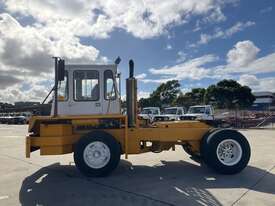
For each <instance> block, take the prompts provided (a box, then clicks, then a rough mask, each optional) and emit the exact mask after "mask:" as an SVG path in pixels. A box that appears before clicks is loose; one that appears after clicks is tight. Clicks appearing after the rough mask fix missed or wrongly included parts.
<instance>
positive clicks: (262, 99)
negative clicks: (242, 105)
mask: <svg viewBox="0 0 275 206" xmlns="http://www.w3.org/2000/svg"><path fill="white" fill-rule="evenodd" d="M253 95H254V96H255V98H256V99H255V101H254V103H253V105H252V109H253V110H270V107H271V106H272V104H273V103H274V102H275V95H274V93H272V92H254V93H253Z"/></svg>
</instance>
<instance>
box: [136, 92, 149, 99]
mask: <svg viewBox="0 0 275 206" xmlns="http://www.w3.org/2000/svg"><path fill="white" fill-rule="evenodd" d="M149 96H150V92H144V91H139V92H138V95H137V98H138V99H141V98H148V97H149Z"/></svg>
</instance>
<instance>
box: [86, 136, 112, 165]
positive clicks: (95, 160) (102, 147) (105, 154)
mask: <svg viewBox="0 0 275 206" xmlns="http://www.w3.org/2000/svg"><path fill="white" fill-rule="evenodd" d="M83 158H84V161H85V163H86V164H87V165H88V166H89V167H91V168H94V169H99V168H102V167H104V166H106V165H107V163H108V162H109V160H110V158H111V152H110V149H109V147H108V146H107V145H106V144H104V143H103V142H99V141H95V142H92V143H90V144H88V145H87V146H86V147H85V149H84V152H83Z"/></svg>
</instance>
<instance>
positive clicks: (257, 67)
mask: <svg viewBox="0 0 275 206" xmlns="http://www.w3.org/2000/svg"><path fill="white" fill-rule="evenodd" d="M259 51H260V49H259V48H258V47H257V46H255V45H254V43H253V42H252V41H249V40H246V41H240V42H237V43H236V44H235V45H234V46H233V48H232V49H231V50H229V51H228V53H227V64H225V65H221V64H220V65H217V66H208V65H207V64H208V63H212V64H214V63H217V60H218V59H219V58H218V57H216V56H215V55H204V56H201V57H198V58H194V59H189V60H187V61H185V62H183V63H178V64H175V65H173V66H164V67H162V68H158V69H154V68H152V69H149V72H150V73H151V74H152V75H155V76H157V77H155V78H151V79H148V78H144V79H142V80H141V81H142V82H144V83H163V82H166V81H169V80H173V79H177V80H184V79H189V80H201V79H205V78H212V79H216V80H222V79H229V78H234V79H235V78H238V77H239V76H241V78H240V80H239V81H240V82H241V83H243V84H247V85H252V82H253V85H254V87H252V88H253V89H257V90H262V89H263V88H265V87H266V88H269V89H270V90H272V91H273V89H272V85H273V86H274V78H265V79H260V80H258V79H257V78H256V76H255V75H256V74H263V73H271V72H275V53H271V54H268V55H266V56H263V57H260V58H257V54H258V52H259ZM257 85H258V87H256V86H257Z"/></svg>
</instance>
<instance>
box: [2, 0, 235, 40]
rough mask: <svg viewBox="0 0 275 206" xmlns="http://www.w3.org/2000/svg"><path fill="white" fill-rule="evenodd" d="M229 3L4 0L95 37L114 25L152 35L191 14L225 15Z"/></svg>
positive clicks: (12, 8) (44, 20)
mask: <svg viewBox="0 0 275 206" xmlns="http://www.w3.org/2000/svg"><path fill="white" fill-rule="evenodd" d="M228 3H232V1H227V0H205V1H193V0H170V1H159V0H143V1H136V0H130V1H129V0H117V1H113V0H56V1H51V0H21V1H17V0H4V4H5V7H6V9H7V10H8V11H9V12H12V13H19V14H20V15H23V16H32V17H33V18H35V19H36V20H37V21H39V22H41V23H43V24H46V25H47V26H48V27H52V28H59V29H58V31H59V30H62V29H63V28H67V29H68V31H70V32H71V33H73V34H75V35H80V36H92V37H97V38H106V37H108V35H109V34H110V32H112V31H113V30H114V29H116V28H121V29H123V30H125V31H127V32H129V33H132V34H133V35H134V36H136V37H139V38H152V37H155V36H159V35H161V34H164V33H167V31H168V29H169V27H171V26H175V25H179V24H183V23H185V22H187V21H189V20H190V17H191V16H200V17H202V18H204V19H205V18H206V19H208V21H217V20H219V21H220V20H223V19H225V16H224V14H223V13H222V8H223V7H224V6H225V5H226V4H228ZM41 8H43V9H41ZM164 14H165V15H164Z"/></svg>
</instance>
